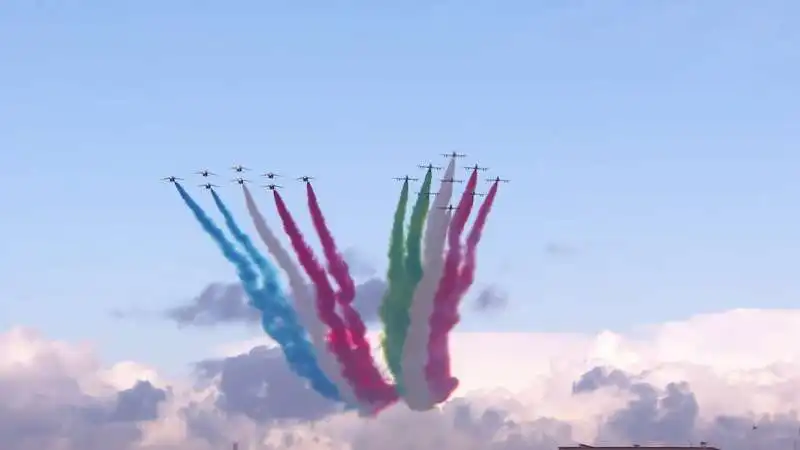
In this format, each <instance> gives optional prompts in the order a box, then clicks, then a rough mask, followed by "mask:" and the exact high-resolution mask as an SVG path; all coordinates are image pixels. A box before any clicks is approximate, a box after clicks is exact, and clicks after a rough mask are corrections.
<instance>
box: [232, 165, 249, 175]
mask: <svg viewBox="0 0 800 450" xmlns="http://www.w3.org/2000/svg"><path fill="white" fill-rule="evenodd" d="M231 169H233V170H235V171H237V172H239V173H241V172H244V171H245V170H250V169H248V168H247V167H245V166H243V165H241V164H240V165H236V166H233V167H231Z"/></svg>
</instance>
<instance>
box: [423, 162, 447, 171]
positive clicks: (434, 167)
mask: <svg viewBox="0 0 800 450" xmlns="http://www.w3.org/2000/svg"><path fill="white" fill-rule="evenodd" d="M417 167H419V168H420V169H428V170H442V168H441V167H439V166H434V165H433V164H431V163H428V164H420V165H418V166H417Z"/></svg>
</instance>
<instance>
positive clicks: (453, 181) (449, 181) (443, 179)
mask: <svg viewBox="0 0 800 450" xmlns="http://www.w3.org/2000/svg"><path fill="white" fill-rule="evenodd" d="M462 181H464V180H456V179H455V178H453V177H450V178H442V183H461V182H462Z"/></svg>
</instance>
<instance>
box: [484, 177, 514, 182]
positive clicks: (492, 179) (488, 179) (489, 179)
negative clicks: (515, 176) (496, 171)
mask: <svg viewBox="0 0 800 450" xmlns="http://www.w3.org/2000/svg"><path fill="white" fill-rule="evenodd" d="M486 181H488V182H489V183H500V182H503V183H508V182H509V181H511V180H504V179H502V178H500V177H495V178H487V179H486Z"/></svg>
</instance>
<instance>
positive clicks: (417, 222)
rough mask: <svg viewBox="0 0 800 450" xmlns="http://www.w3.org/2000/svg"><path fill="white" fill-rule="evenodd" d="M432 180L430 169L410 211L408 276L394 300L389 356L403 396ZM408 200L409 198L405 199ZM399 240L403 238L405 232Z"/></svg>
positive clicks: (393, 373)
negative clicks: (395, 319)
mask: <svg viewBox="0 0 800 450" xmlns="http://www.w3.org/2000/svg"><path fill="white" fill-rule="evenodd" d="M432 181H433V171H432V170H431V169H428V173H427V174H425V180H424V181H423V182H422V187H421V188H420V191H419V194H418V195H417V201H416V202H415V203H414V208H413V209H412V210H411V220H410V221H409V224H408V234H407V236H406V257H405V261H404V265H403V266H404V268H405V271H404V274H405V277H404V279H403V283H402V284H401V285H400V286H399V289H398V290H397V292H396V294H395V295H396V297H395V300H394V301H395V304H396V305H397V311H396V314H398V316H399V318H398V330H397V334H396V335H395V336H393V338H394V339H395V340H396V342H393V343H392V352H391V353H390V354H391V357H392V358H395V359H394V360H391V359H389V358H388V356H389V355H387V361H389V368H390V369H392V375H393V376H394V378H395V380H396V381H395V383H396V384H397V390H398V392H399V393H400V394H401V395H402V394H403V393H404V392H405V390H404V389H403V388H404V383H403V369H402V367H403V366H402V359H403V347H404V346H405V343H406V337H407V336H408V327H409V323H410V322H411V314H410V311H411V300H412V299H413V298H414V290H415V289H416V288H417V284H419V282H420V280H422V231H423V230H424V229H425V218H426V217H428V209H429V208H430V202H431V196H430V189H431V182H432ZM405 193H406V195H407V194H408V193H407V192H405ZM406 200H408V199H407V198H406ZM404 209H405V208H404ZM404 212H405V211H404ZM395 220H397V217H395ZM395 223H396V222H395ZM401 226H402V225H401ZM400 239H402V230H401V236H400Z"/></svg>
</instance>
